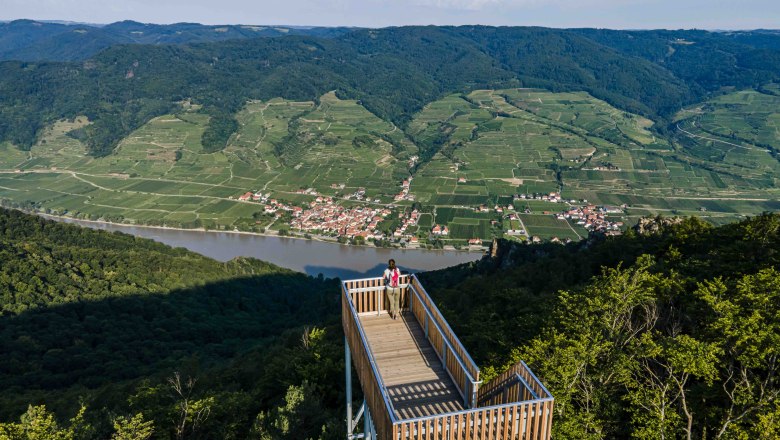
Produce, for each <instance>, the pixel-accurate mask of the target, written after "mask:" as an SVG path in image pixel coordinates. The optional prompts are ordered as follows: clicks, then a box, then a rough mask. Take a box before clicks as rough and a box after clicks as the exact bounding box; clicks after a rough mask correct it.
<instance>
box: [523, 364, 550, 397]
mask: <svg viewBox="0 0 780 440" xmlns="http://www.w3.org/2000/svg"><path fill="white" fill-rule="evenodd" d="M520 363H521V364H522V365H523V368H525V371H527V372H528V374H530V375H531V377H532V378H533V379H534V382H536V384H537V385H539V386H540V387H541V388H542V391H544V393H545V394H547V397H548V398H552V394H550V391H548V390H547V387H546V386H544V384H543V383H542V381H541V380H539V378H538V377H536V375H535V374H534V371H533V370H532V369H530V368H528V365H526V363H525V362H523V360H522V359H521V360H520Z"/></svg>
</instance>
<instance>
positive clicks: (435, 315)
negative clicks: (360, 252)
mask: <svg viewBox="0 0 780 440" xmlns="http://www.w3.org/2000/svg"><path fill="white" fill-rule="evenodd" d="M401 283H402V285H403V288H402V294H401V307H402V308H407V307H408V308H409V309H410V310H411V312H412V313H413V314H414V316H415V319H416V320H417V321H418V322H419V324H420V326H421V327H422V328H423V329H424V331H425V336H426V338H427V340H428V341H429V342H430V343H431V345H432V346H433V348H434V351H435V352H436V354H437V356H438V358H439V360H440V361H441V363H442V366H443V368H444V370H445V371H447V374H448V375H449V377H450V378H451V379H452V382H453V383H454V384H455V387H456V388H457V389H458V392H459V393H460V395H461V397H462V398H463V405H464V407H466V408H467V409H465V410H462V411H455V412H448V413H443V414H436V415H432V416H426V417H417V418H409V419H399V418H398V417H397V416H396V414H395V411H394V408H393V404H392V399H391V398H390V394H389V392H388V390H387V388H386V387H385V385H384V381H383V379H382V376H381V375H380V374H379V368H378V366H377V363H376V359H375V357H374V354H373V352H372V350H371V346H370V343H369V341H368V339H367V337H366V335H365V332H364V330H363V328H362V325H361V322H360V318H359V316H360V315H365V314H372V313H382V312H383V311H385V310H387V307H388V306H389V304H386V303H387V298H385V295H384V283H383V282H382V279H381V278H365V279H359V280H348V281H345V282H343V283H342V292H343V294H342V323H343V325H344V331H345V335H346V339H347V343H348V344H349V347H351V348H352V352H353V354H352V360H353V361H354V365H355V369H356V370H357V372H358V376H359V378H360V383H361V385H362V388H363V393H364V395H365V404H366V406H367V409H368V410H369V411H370V414H371V420H372V422H373V428H375V433H376V436H377V439H379V440H389V439H392V440H420V439H440V440H449V439H455V438H457V439H465V438H471V439H482V440H499V439H521V440H530V439H534V440H547V439H549V438H550V430H551V427H552V415H553V405H554V401H553V397H552V395H551V394H550V393H549V391H548V390H547V388H545V387H544V385H543V384H542V383H541V382H540V381H539V379H538V378H537V377H536V375H534V373H533V372H532V371H531V370H530V369H529V368H528V366H527V365H526V364H525V363H524V362H522V361H520V362H518V363H517V364H516V365H515V366H513V367H512V368H510V369H509V370H508V371H506V372H504V373H503V374H501V375H499V376H498V377H496V378H494V379H493V380H491V381H489V382H488V383H486V384H482V382H481V381H480V380H479V373H480V370H479V368H478V367H477V365H476V363H474V360H473V359H472V358H471V356H470V355H469V354H468V352H467V351H466V349H465V347H463V344H462V343H461V342H460V340H459V339H458V338H457V336H456V335H455V333H454V332H453V331H452V329H451V328H450V326H449V324H448V323H447V321H446V320H445V319H444V317H443V315H442V314H441V312H440V311H439V309H438V307H436V305H435V304H434V302H433V300H432V299H431V297H430V296H429V295H428V293H427V292H426V291H425V289H424V288H423V287H422V284H421V283H420V281H419V279H417V277H416V276H414V275H412V276H403V277H402V278H401ZM347 350H349V349H347ZM348 423H351V422H348Z"/></svg>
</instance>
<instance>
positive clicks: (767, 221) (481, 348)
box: [0, 211, 780, 439]
mask: <svg viewBox="0 0 780 440" xmlns="http://www.w3.org/2000/svg"><path fill="white" fill-rule="evenodd" d="M1 214H2V215H0V225H1V226H0V231H1V232H2V238H1V239H0V240H2V249H3V251H2V256H1V257H2V261H3V271H2V274H1V275H0V282H1V283H2V284H0V289H1V290H2V293H3V297H2V298H3V300H2V306H3V312H2V316H1V317H0V324H1V325H0V348H1V349H2V351H3V352H4V353H8V354H9V357H7V358H6V359H7V362H3V364H2V365H1V366H0V390H2V393H0V395H1V396H2V401H0V403H2V404H1V405H0V408H2V413H0V421H2V422H3V423H2V424H0V435H2V434H5V435H8V436H10V438H74V439H97V438H107V437H109V436H112V435H113V436H114V437H113V438H159V439H167V438H250V437H251V438H264V439H265V438H269V439H271V438H273V439H300V438H337V437H340V436H342V435H343V432H342V431H341V430H342V429H343V427H342V426H341V425H342V423H341V422H340V419H341V416H342V414H343V397H344V396H343V391H342V387H341V385H340V383H341V381H342V380H343V369H342V367H341V365H343V364H342V363H341V362H342V356H343V346H342V344H343V342H342V341H343V340H342V339H341V336H340V329H339V327H338V324H337V319H338V318H337V317H338V315H337V313H338V308H337V298H338V285H337V284H336V283H334V282H331V281H327V280H318V279H313V278H307V277H305V276H303V275H299V274H294V273H291V272H289V271H286V270H283V269H279V268H276V267H273V266H270V265H267V264H264V263H260V262H257V261H254V260H244V259H241V260H235V261H231V262H228V263H217V262H214V261H212V260H209V259H206V258H204V257H199V256H197V255H194V254H192V253H189V252H187V251H184V250H181V249H171V248H168V247H166V246H164V245H160V244H156V243H153V242H151V241H148V240H142V239H136V238H133V237H129V236H126V235H122V234H108V233H104V232H95V231H91V230H84V229H79V228H77V227H75V226H68V225H61V224H56V223H53V222H50V221H46V220H42V219H39V218H36V217H32V216H28V215H24V214H20V213H17V212H10V211H2V213H1ZM648 224H649V225H650V226H649V227H647V228H645V229H644V232H642V233H637V232H632V233H629V234H626V235H624V236H622V237H612V238H608V239H603V238H602V239H595V238H594V239H592V240H590V241H584V242H581V243H577V244H570V245H567V246H561V245H555V244H551V243H548V244H542V245H519V244H511V243H509V242H502V243H500V245H499V246H498V247H497V249H496V251H497V256H496V257H493V258H486V259H483V260H482V261H480V262H478V263H471V264H467V265H463V266H459V267H454V268H450V269H445V270H441V271H436V272H429V273H425V274H423V275H422V277H423V282H424V283H425V285H426V287H427V290H428V291H429V292H430V293H431V294H432V295H433V297H434V299H435V300H436V301H437V303H438V305H439V307H440V308H441V310H442V312H443V313H444V315H445V316H446V317H447V319H448V321H449V322H450V323H451V324H452V326H453V329H454V330H455V332H456V333H457V334H458V335H459V336H460V338H461V339H462V341H463V343H464V344H465V346H466V347H467V348H468V349H469V351H470V352H471V354H472V355H473V357H474V359H475V360H476V361H477V363H478V364H479V365H480V366H481V367H482V370H483V373H484V376H485V379H487V380H489V378H490V377H492V376H494V375H495V374H497V373H498V372H500V371H501V370H502V369H503V368H504V367H505V366H507V365H510V364H513V363H514V362H516V361H517V360H518V359H524V360H525V361H527V362H528V363H529V365H530V366H531V367H532V368H533V369H534V371H535V372H536V373H537V374H538V375H539V377H540V378H541V379H542V380H543V381H544V382H545V384H546V385H547V386H548V388H550V390H551V391H552V393H553V394H554V396H555V398H556V413H555V423H554V424H553V429H554V432H553V434H554V436H555V438H561V439H582V438H646V439H657V438H723V439H726V438H751V439H753V438H755V439H773V438H777V435H778V434H779V433H780V431H778V429H780V400H778V397H780V384H778V380H777V375H778V368H780V365H779V364H778V356H780V352H778V348H779V347H780V253H779V252H778V249H780V216H778V215H775V214H765V215H761V216H758V217H755V218H751V219H747V220H745V221H742V222H740V223H735V224H729V225H725V226H721V227H713V226H711V225H709V224H707V223H704V222H702V221H700V220H698V219H696V218H689V219H656V220H655V221H654V222H649V223H648V222H645V226H647V225H648ZM648 231H653V232H648ZM101 243H105V245H104V246H101V245H100V244H101ZM562 268H565V269H564V270H562ZM36 280H37V281H36ZM76 280H81V281H79V282H83V283H85V285H87V286H95V287H97V286H101V285H102V287H101V288H100V289H102V290H100V291H98V290H92V289H89V288H88V289H86V290H84V291H77V290H74V289H73V286H74V282H76ZM100 292H103V293H100ZM279 335H281V336H279ZM356 387H357V385H356ZM356 389H357V388H356ZM27 405H32V406H30V407H29V408H28V407H27ZM26 408H27V410H26V412H25V409H26ZM182 423H183V424H182ZM36 427H37V428H36ZM33 429H40V430H41V432H43V434H40V435H41V436H40V437H29V436H28V437H25V436H24V435H26V434H20V433H24V432H27V433H29V432H32V430H33ZM123 435H124V436H125V437H122V436H123ZM58 436H59V437H58ZM63 436H64V437H63Z"/></svg>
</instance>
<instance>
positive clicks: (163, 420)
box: [0, 210, 343, 439]
mask: <svg viewBox="0 0 780 440" xmlns="http://www.w3.org/2000/svg"><path fill="white" fill-rule="evenodd" d="M337 316H338V284H337V283H335V282H333V281H330V280H321V279H316V278H311V277H308V276H305V275H303V274H300V273H296V272H292V271H289V270H286V269H282V268H279V267H276V266H273V265H271V264H268V263H264V262H261V261H258V260H254V259H235V260H232V261H230V262H227V263H220V262H217V261H214V260H211V259H208V258H205V257H202V256H200V255H198V254H194V253H192V252H189V251H186V250H183V249H173V248H170V247H168V246H165V245H162V244H159V243H156V242H153V241H151V240H146V239H139V238H134V237H132V236H129V235H125V234H119V233H106V232H102V231H94V230H90V229H86V228H80V227H78V226H73V225H66V224H61V223H55V222H53V221H49V220H44V219H41V218H39V217H35V216H30V215H26V214H22V213H19V212H16V211H6V210H0V353H2V362H0V438H10V439H20V438H24V439H26V438H36V439H55V438H56V439H62V438H73V437H69V435H75V436H76V437H75V438H78V439H107V438H110V437H111V435H112V434H114V433H116V432H119V433H120V434H123V435H124V437H119V438H125V439H130V438H132V439H142V438H146V437H144V436H143V435H141V434H140V432H141V431H142V430H143V429H153V430H154V432H155V434H154V438H159V439H168V438H221V439H242V438H248V437H249V436H251V435H253V436H255V437H257V438H279V437H278V436H277V434H278V433H279V432H280V430H282V429H281V428H279V426H281V425H280V424H279V420H280V418H284V417H294V418H296V420H294V421H293V422H292V423H291V424H288V425H286V427H285V428H284V429H286V431H285V432H286V434H285V435H289V437H287V438H291V439H292V438H309V437H315V436H318V435H321V434H323V433H324V435H326V436H328V435H330V436H331V437H329V438H335V437H334V436H335V434H336V433H338V429H337V428H334V426H338V427H339V428H340V427H341V424H338V425H336V424H335V421H337V420H338V416H337V415H336V414H337V412H336V411H337V410H338V409H339V408H340V405H342V404H343V403H342V402H343V395H340V392H341V391H340V387H334V386H332V384H333V383H339V381H340V380H343V368H342V367H341V364H339V362H337V360H338V356H339V355H340V354H342V353H343V348H341V346H340V345H339V344H340V342H341V338H340V337H339V335H340V329H339V327H338V326H337V325H335V326H334V324H335V323H337V322H338V321H337ZM320 358H324V359H325V360H324V361H320ZM177 373H178V378H179V379H178V380H177ZM174 383H175V384H176V385H177V386H174ZM285 399H287V400H285ZM28 405H34V406H33V407H31V409H30V411H29V412H28V413H27V416H25V417H24V418H23V419H24V422H23V423H22V424H14V423H10V422H13V421H17V420H19V417H20V415H22V414H24V413H25V411H26V410H27V408H28ZM38 405H45V408H42V407H40V406H38ZM82 405H85V407H86V412H85V415H84V418H83V420H82V419H80V420H81V421H80V422H78V421H77V422H76V423H74V424H72V426H70V424H68V423H65V420H67V419H69V418H71V417H74V416H76V415H77V413H78V412H79V409H80V407H81V406H82ZM182 405H185V406H186V409H183V407H182ZM279 408H282V410H281V412H280V409H279ZM285 411H286V412H285ZM52 413H54V414H57V416H58V419H59V420H60V421H61V425H63V426H64V427H63V428H62V429H59V428H57V427H55V426H54V425H52V424H50V423H48V422H47V420H48V417H50V414H52ZM139 414H141V415H140V416H139ZM338 414H339V415H340V414H341V413H340V412H338ZM133 416H137V417H136V418H135V420H134V421H133ZM298 416H300V420H298ZM4 422H9V423H8V424H3V423H4ZM86 425H89V426H86ZM33 426H34V428H33ZM144 427H145V428H144ZM139 430H141V431H139ZM329 433H331V434H329Z"/></svg>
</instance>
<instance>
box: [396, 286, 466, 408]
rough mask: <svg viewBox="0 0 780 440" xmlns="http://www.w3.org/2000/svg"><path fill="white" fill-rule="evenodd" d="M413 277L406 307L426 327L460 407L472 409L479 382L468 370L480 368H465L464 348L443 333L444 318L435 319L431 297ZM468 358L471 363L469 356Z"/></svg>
mask: <svg viewBox="0 0 780 440" xmlns="http://www.w3.org/2000/svg"><path fill="white" fill-rule="evenodd" d="M412 278H413V281H416V283H411V284H410V285H409V289H410V291H411V293H412V294H411V295H409V296H410V298H409V308H410V309H411V311H412V313H413V314H414V315H415V317H416V318H417V321H418V322H419V323H420V325H421V326H422V327H423V329H424V330H425V337H426V338H427V339H428V342H430V343H431V345H432V346H433V350H434V351H435V352H436V355H437V356H438V357H439V360H440V361H441V363H442V367H443V368H444V370H445V371H446V372H447V374H448V375H449V376H450V379H452V382H453V383H454V384H455V387H456V388H457V389H458V392H459V393H460V395H461V397H462V399H463V406H464V407H465V408H473V407H475V406H476V405H477V390H478V388H479V384H480V382H478V381H477V380H476V378H475V377H474V376H472V374H471V371H476V372H477V374H479V368H477V366H476V364H473V366H472V368H467V367H466V364H465V363H464V360H463V359H462V358H461V355H460V354H459V353H464V352H465V350H466V349H465V348H463V346H462V345H461V343H460V341H459V340H457V338H454V340H451V339H452V338H450V337H448V333H445V331H444V329H443V328H442V326H441V325H440V322H441V320H443V317H442V318H441V320H439V319H436V317H435V316H434V314H433V312H432V310H431V308H430V306H429V304H433V301H432V300H431V299H430V296H428V293H427V292H425V291H424V290H423V291H422V293H421V292H420V291H418V289H417V287H416V286H415V284H416V285H419V280H417V278H416V277H414V276H413V277H412ZM421 290H422V289H421ZM423 295H425V298H423ZM433 307H435V305H433ZM436 312H439V310H438V309H436ZM438 315H439V316H441V312H439V313H438ZM445 323H446V321H445ZM448 327H449V326H448ZM448 330H449V335H454V333H452V330H451V329H448ZM453 344H457V345H458V348H459V349H456V348H455V346H454V345H453ZM468 361H469V362H472V363H473V362H474V361H473V360H471V358H470V357H469V359H468Z"/></svg>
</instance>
